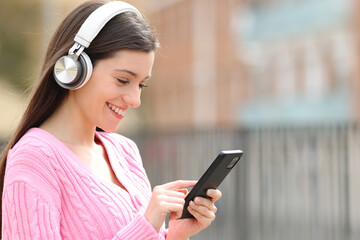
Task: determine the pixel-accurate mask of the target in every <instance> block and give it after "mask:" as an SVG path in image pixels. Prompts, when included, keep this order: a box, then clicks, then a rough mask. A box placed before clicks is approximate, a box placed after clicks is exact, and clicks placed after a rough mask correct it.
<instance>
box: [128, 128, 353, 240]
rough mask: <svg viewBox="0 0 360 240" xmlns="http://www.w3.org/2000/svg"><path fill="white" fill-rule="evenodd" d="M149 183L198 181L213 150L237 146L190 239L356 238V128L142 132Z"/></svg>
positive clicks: (141, 145)
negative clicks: (235, 159)
mask: <svg viewBox="0 0 360 240" xmlns="http://www.w3.org/2000/svg"><path fill="white" fill-rule="evenodd" d="M130 137H131V138H133V139H134V140H135V141H136V142H137V144H138V146H139V148H140V152H141V154H142V156H143V162H144V165H145V168H146V169H147V173H148V175H149V178H150V180H151V182H152V184H153V185H157V184H162V183H165V182H168V181H173V180H176V179H198V178H199V177H200V176H201V174H202V173H203V172H204V171H205V170H206V168H207V167H208V166H209V164H210V163H211V162H212V160H213V159H214V158H215V157H216V155H217V153H218V152H219V151H220V150H223V149H242V150H243V151H244V156H243V158H242V160H241V162H239V163H238V165H237V166H236V167H235V169H234V170H233V171H232V172H231V173H230V174H229V176H228V178H226V179H225V181H224V182H223V183H222V185H221V186H220V190H221V191H222V193H223V197H222V199H220V200H219V202H218V203H217V207H218V213H217V217H216V220H215V221H214V223H213V224H212V225H211V226H210V227H209V228H208V229H206V230H204V231H203V232H201V233H200V234H198V235H197V236H195V237H193V238H192V239H207V240H208V239H230V240H232V239H243V240H289V239H291V240H355V239H360V207H358V206H357V205H358V203H360V184H359V182H360V161H358V156H359V153H360V150H358V149H360V148H359V146H360V126H358V125H346V126H342V125H341V126H317V127H307V128H296V127H274V128H262V129H248V130H229V129H228V130H211V131H179V132H172V133H142V134H139V135H136V136H130Z"/></svg>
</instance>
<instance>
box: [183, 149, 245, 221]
mask: <svg viewBox="0 0 360 240" xmlns="http://www.w3.org/2000/svg"><path fill="white" fill-rule="evenodd" d="M242 154H243V152H242V151H241V150H228V151H221V152H220V153H219V154H218V156H217V157H216V159H215V160H214V161H213V162H212V164H211V165H210V166H209V168H208V169H207V170H206V172H205V173H204V174H203V175H202V177H201V178H200V179H199V181H198V182H197V183H196V185H195V186H194V187H193V189H192V190H191V191H190V192H189V194H188V195H187V196H186V198H185V205H184V209H183V213H182V216H181V217H180V219H183V218H194V216H193V215H191V214H190V213H189V211H188V210H187V207H188V205H189V202H190V201H191V200H193V199H194V198H195V197H196V196H201V197H205V198H209V196H207V195H206V191H207V190H208V189H210V188H211V189H216V188H218V187H219V185H220V184H221V182H222V181H223V180H224V179H225V177H226V176H227V175H228V174H229V172H230V171H231V169H233V167H234V166H235V165H236V163H237V162H238V161H239V160H240V158H241V156H242Z"/></svg>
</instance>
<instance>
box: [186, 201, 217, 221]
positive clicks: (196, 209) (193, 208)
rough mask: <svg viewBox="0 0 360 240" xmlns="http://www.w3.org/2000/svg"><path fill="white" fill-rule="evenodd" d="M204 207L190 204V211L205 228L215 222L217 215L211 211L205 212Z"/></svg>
mask: <svg viewBox="0 0 360 240" xmlns="http://www.w3.org/2000/svg"><path fill="white" fill-rule="evenodd" d="M203 210H204V209H203V206H197V205H196V204H195V203H193V202H190V203H189V207H188V211H189V212H190V213H191V214H192V215H193V216H194V217H195V218H196V220H198V221H199V223H200V224H201V225H203V226H208V225H210V223H211V222H212V221H214V220H215V213H213V212H211V211H206V210H205V211H203Z"/></svg>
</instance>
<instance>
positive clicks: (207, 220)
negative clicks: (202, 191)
mask: <svg viewBox="0 0 360 240" xmlns="http://www.w3.org/2000/svg"><path fill="white" fill-rule="evenodd" d="M206 194H207V195H208V196H209V197H210V199H207V198H202V197H196V198H194V201H191V202H190V203H189V206H188V210H189V212H190V213H191V214H192V215H193V216H194V217H195V218H188V219H177V218H178V217H179V216H178V215H177V214H176V213H171V214H170V218H169V220H170V221H169V231H168V235H167V239H188V238H189V237H190V236H192V235H194V234H196V233H198V232H200V231H201V230H202V229H205V228H207V227H208V226H209V225H210V224H211V223H212V222H213V221H214V220H215V213H216V211H217V209H216V207H215V205H214V203H215V202H216V201H217V200H219V199H220V198H221V192H220V191H219V190H217V189H209V190H208V191H207V192H206Z"/></svg>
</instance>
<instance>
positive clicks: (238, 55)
mask: <svg viewBox="0 0 360 240" xmlns="http://www.w3.org/2000/svg"><path fill="white" fill-rule="evenodd" d="M80 2H82V1H80V0H68V1H65V0H62V1H59V0H42V1H41V0H31V1H29V0H1V1H0V114H1V117H0V139H1V143H2V144H6V142H7V140H8V139H9V137H10V136H11V135H12V134H13V131H14V129H15V127H16V126H17V123H18V121H19V119H20V116H21V114H22V112H23V111H24V107H25V106H26V102H27V96H28V93H29V88H30V87H31V85H32V84H33V83H34V82H35V81H36V79H37V76H38V74H39V72H40V65H41V61H42V56H43V55H44V51H45V49H46V45H47V42H48V40H49V38H50V36H51V34H52V32H53V31H54V30H55V28H56V27H57V24H58V23H59V21H60V20H61V19H62V18H63V17H64V16H65V15H66V13H68V12H69V11H70V10H71V9H73V8H74V7H75V6H77V5H78V4H79V3H80ZM128 2H130V3H132V4H134V5H135V6H136V7H138V8H139V9H140V10H141V11H142V12H143V13H144V15H145V16H146V18H147V19H148V21H149V22H150V24H151V26H152V27H153V29H155V31H156V32H157V35H158V37H159V40H160V43H161V48H160V49H159V50H158V52H157V56H156V60H155V66H154V69H153V77H152V80H151V81H150V83H149V85H150V88H148V89H146V90H145V91H144V93H143V97H142V102H143V104H142V107H141V108H140V109H136V110H133V111H131V113H130V114H129V115H128V116H127V118H125V119H124V121H123V123H122V124H121V126H120V128H119V129H118V132H119V133H121V134H123V135H125V136H128V137H130V138H132V139H134V140H135V141H136V142H137V144H138V146H139V148H140V152H141V154H142V157H143V161H144V165H145V168H146V169H147V172H148V175H149V178H150V180H151V182H152V185H153V186H155V185H158V184H162V183H165V182H168V181H173V180H176V179H198V178H199V177H200V176H201V174H202V173H203V172H204V171H205V169H206V168H207V167H208V166H209V165H210V163H211V162H212V160H213V159H214V158H215V157H216V155H217V154H218V152H219V151H220V150H224V149H242V150H243V151H244V156H243V158H242V160H241V161H240V162H239V163H238V165H237V166H236V167H235V169H234V170H233V171H232V172H231V173H230V174H229V177H228V178H227V179H225V181H224V182H223V184H222V185H221V186H220V190H221V191H222V193H223V198H222V199H221V200H220V201H219V202H218V204H217V207H218V209H219V211H218V213H217V218H216V220H215V222H214V223H213V224H212V225H211V227H209V228H208V229H206V230H204V231H203V232H201V233H200V234H198V235H197V236H195V237H193V238H192V239H230V240H232V239H241V240H289V239H292V240H355V239H360V208H359V207H358V203H359V202H360V185H359V184H358V183H359V182H360V161H359V159H358V158H359V156H360V155H359V153H360V150H359V149H360V148H359V147H358V146H359V145H360V125H359V122H360V105H359V104H360V99H359V95H360V72H359V69H360V68H359V66H360V61H359V60H360V59H359V56H360V55H359V47H360V45H359V40H358V39H359V33H360V26H359V23H360V17H359V14H357V12H358V11H359V10H360V1H359V0H166V1H164V0H151V1H150V0H133V1H128Z"/></svg>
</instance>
